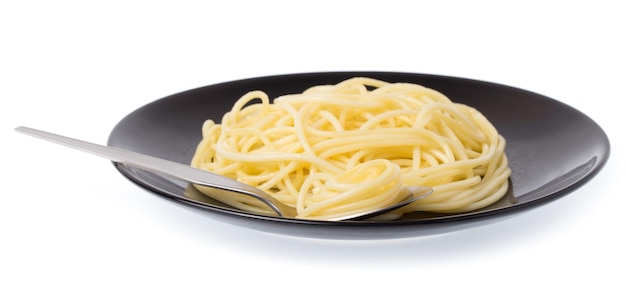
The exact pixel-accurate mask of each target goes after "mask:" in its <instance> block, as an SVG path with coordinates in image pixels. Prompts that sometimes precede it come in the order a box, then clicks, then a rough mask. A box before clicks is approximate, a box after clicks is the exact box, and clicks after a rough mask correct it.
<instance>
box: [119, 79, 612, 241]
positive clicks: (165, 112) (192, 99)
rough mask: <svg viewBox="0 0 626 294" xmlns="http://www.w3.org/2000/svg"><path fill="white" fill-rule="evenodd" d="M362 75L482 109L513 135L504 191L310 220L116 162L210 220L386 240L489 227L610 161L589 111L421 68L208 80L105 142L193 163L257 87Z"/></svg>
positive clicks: (150, 107) (276, 91) (293, 86)
mask: <svg viewBox="0 0 626 294" xmlns="http://www.w3.org/2000/svg"><path fill="white" fill-rule="evenodd" d="M355 76H365V77H371V78H376V79H380V80H384V81H388V82H410V83H416V84H421V85H423V86H426V87H430V88H433V89H436V90H438V91H440V92H443V93H444V94H445V95H446V96H448V97H449V98H450V99H451V100H452V101H454V102H459V103H464V104H467V105H470V106H472V107H475V108H476V109H478V110H479V111H481V112H482V113H483V114H484V115H485V116H486V117H487V118H488V119H489V120H490V121H491V122H492V123H493V124H494V125H495V127H496V128H497V129H498V131H499V132H500V133H501V134H502V135H503V136H504V137H505V138H506V140H507V147H506V153H507V156H508V157H509V164H510V167H511V169H512V175H511V178H510V183H511V185H510V188H509V191H508V193H507V195H506V196H505V197H504V198H503V199H502V200H500V201H498V202H497V203H494V204H493V205H491V206H489V207H486V208H484V209H481V210H478V211H474V212H469V213H461V214H450V215H447V214H435V213H414V214H411V215H407V216H405V217H404V218H403V219H401V220H396V221H383V222H363V221H361V222H358V221H343V222H331V221H313V220H297V219H285V218H278V217H271V216H261V215H254V214H251V213H248V212H244V211H240V210H237V209H233V208H231V207H229V206H227V205H225V204H222V203H220V202H218V201H214V200H211V198H209V197H206V196H204V195H202V194H199V193H197V191H194V190H193V189H190V188H188V185H187V183H184V182H180V181H178V180H174V179H170V178H166V177H162V176H159V175H156V174H153V173H150V172H145V171H142V170H137V169H133V168H130V167H127V166H124V165H119V164H115V167H116V168H117V169H118V170H119V171H120V172H121V173H122V174H123V175H124V176H125V177H127V178H128V179H129V180H131V181H132V182H134V183H136V184H138V185H139V186H141V187H143V188H145V189H147V190H149V191H151V192H154V193H156V194H157V195H160V196H163V197H165V198H167V199H171V200H173V201H174V202H176V203H180V204H184V205H185V206H189V207H194V208H197V209H202V210H204V211H206V212H207V213H208V214H209V215H211V217H214V218H216V219H219V220H221V221H225V222H228V223H233V224H236V225H241V226H246V227H249V228H252V229H258V230H262V231H266V232H271V233H278V234H288V235H295V236H303V237H313V238H333V239H381V238H385V239H386V238H403V237H413V236H422V235H430V234H438V233H444V232H451V231H455V230H460V229H466V228H470V227H474V226H478V225H484V224H488V223H492V222H494V221H498V220H502V219H504V218H506V217H510V216H513V215H516V214H518V213H520V212H523V211H526V210H528V209H531V208H534V207H538V206H540V205H543V204H546V203H548V202H550V201H553V200H556V199H559V198H560V197H562V196H564V195H567V194H568V193H570V192H572V191H574V190H575V189H577V188H579V187H581V186H582V185H583V184H585V183H586V182H587V181H589V180H590V179H591V178H593V177H594V176H595V175H596V174H597V173H598V172H599V171H600V170H601V168H602V167H603V166H604V164H605V162H606V161H607V160H608V157H609V150H610V145H609V140H608V138H607V136H606V134H605V133H604V131H603V130H602V129H601V128H600V127H599V126H598V125H597V124H596V123H595V122H594V121H593V120H591V119H590V118H589V117H587V116H586V115H585V114H583V113H581V112H580V111H578V110H576V109H574V108H572V107H569V106H568V105H566V104H563V103H561V102H559V101H557V100H555V99H552V98H549V97H545V96H543V95H540V94H537V93H533V92H530V91H526V90H523V89H518V88H515V87H510V86H506V85H500V84H495V83H490V82H484V81H478V80H472V79H465V78H458V77H449V76H437V75H427V74H416V73H398V72H319V73H298V74H288V75H275V76H267V77H258V78H250V79H243V80H237V81H230V82H225V83H220V84H215V85H210V86H204V87H200V88H196V89H192V90H188V91H184V92H181V93H178V94H174V95H171V96H168V97H165V98H161V99H159V100H156V101H154V102H152V103H149V104H147V105H145V106H143V107H141V108H139V109H137V110H135V111H134V112H132V113H130V114H129V115H128V116H126V117H125V118H123V119H122V120H121V121H120V122H119V123H118V124H117V125H116V126H115V127H114V129H113V130H112V132H111V134H110V136H109V140H108V145H110V146H115V147H119V148H123V149H127V150H131V151H136V152H140V153H144V154H148V155H152V156H156V157H159V158H163V159H168V160H172V161H177V162H180V163H185V164H188V163H189V162H190V160H191V158H192V156H193V154H194V152H195V148H196V146H197V144H198V142H199V141H200V139H201V126H202V123H203V122H204V121H205V120H206V119H213V120H216V121H220V120H221V117H222V115H223V114H224V113H226V112H228V111H229V110H230V109H231V107H232V105H233V104H234V102H235V101H236V100H237V99H238V98H240V97H241V96H242V95H243V94H245V93H247V92H249V91H251V90H263V91H265V92H266V93H267V94H268V95H269V96H270V97H277V96H280V95H283V94H290V93H299V92H302V91H303V90H305V89H306V88H308V87H311V86H314V85H320V84H336V83H338V82H340V81H343V80H345V79H348V78H351V77H355Z"/></svg>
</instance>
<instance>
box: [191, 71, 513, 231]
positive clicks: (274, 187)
mask: <svg viewBox="0 0 626 294" xmlns="http://www.w3.org/2000/svg"><path fill="white" fill-rule="evenodd" d="M504 147H505V140H504V138H503V137H502V136H501V135H499V134H498V132H497V130H496V129H495V128H494V126H493V125H492V124H491V123H490V122H489V121H488V120H487V119H486V118H485V117H484V116H483V115H482V114H481V113H480V112H479V111H477V110H476V109H474V108H472V107H469V106H467V105H464V104H459V103H454V102H452V101H451V100H450V99H449V98H447V97H446V96H444V95H443V94H442V93H440V92H438V91H435V90H433V89H429V88H427V87H423V86H421V85H417V84H411V83H388V82H385V81H381V80H376V79H372V78H366V77H356V78H351V79H348V80H345V81H343V82H340V83H338V84H336V85H319V86H314V87H311V88H309V89H307V90H305V91H304V92H302V93H298V94H289V95H284V96H280V97H277V98H276V99H274V101H273V102H272V101H270V97H268V95H267V94H265V93H264V92H262V91H252V92H249V93H247V94H245V95H244V96H242V97H241V98H240V99H239V100H238V101H237V102H236V103H235V104H234V106H233V107H232V110H231V111H229V112H228V113H226V114H225V115H224V116H223V118H222V121H221V122H220V123H216V122H215V121H213V120H207V121H206V122H205V123H204V125H203V126H202V141H201V142H200V143H199V145H198V147H197V150H196V153H195V155H194V157H193V159H192V162H191V165H192V166H194V167H197V168H200V169H205V170H208V171H211V172H214V173H217V174H221V175H224V176H227V177H231V178H233V179H236V180H238V181H240V182H243V183H247V184H250V185H253V186H256V187H258V188H259V189H261V190H264V191H266V192H268V193H269V194H271V195H272V196H274V197H275V198H277V199H278V200H280V201H281V202H284V203H285V204H287V205H290V206H293V207H295V208H296V209H297V212H298V218H305V219H325V218H330V217H334V216H337V215H342V214H346V213H351V212H359V211H367V210H371V209H373V208H376V207H384V206H387V205H390V204H392V203H394V202H398V201H400V200H401V199H397V198H398V197H399V196H398V194H399V193H398V192H399V190H400V189H401V188H402V187H403V186H431V187H433V193H432V194H431V195H430V196H428V197H426V198H424V199H421V200H418V201H417V202H414V203H413V204H410V205H408V206H406V207H404V208H402V209H400V210H397V211H395V212H393V213H389V214H388V215H386V216H385V217H383V219H395V218H398V217H400V216H401V215H402V214H403V213H407V212H412V211H430V212H442V213H458V212H466V211H473V210H476V209H480V208H483V207H485V206H488V205H490V204H492V203H494V202H495V201H497V200H498V199H500V198H501V197H502V196H503V195H504V194H505V193H506V191H507V189H508V177H509V175H510V169H509V167H508V161H507V157H506V155H505V153H504ZM197 188H198V189H199V190H200V191H202V192H203V193H205V194H207V195H210V192H209V191H207V190H206V189H204V187H197ZM219 200H221V201H223V202H225V203H227V204H230V205H232V206H235V207H238V208H240V209H244V210H248V211H251V212H262V211H267V208H266V207H265V206H264V205H263V204H261V203H260V202H256V201H254V200H253V199H251V198H249V197H247V196H243V195H242V196H240V197H234V196H230V197H223V198H220V199H219Z"/></svg>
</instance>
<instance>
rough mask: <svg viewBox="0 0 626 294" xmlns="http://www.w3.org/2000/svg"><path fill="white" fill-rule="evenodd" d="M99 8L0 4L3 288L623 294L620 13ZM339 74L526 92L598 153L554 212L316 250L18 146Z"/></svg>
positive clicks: (559, 8)
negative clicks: (403, 76)
mask: <svg viewBox="0 0 626 294" xmlns="http://www.w3.org/2000/svg"><path fill="white" fill-rule="evenodd" d="M94 2H95V1H63V0H59V1H19V2H18V1H3V2H2V4H0V32H1V35H0V37H1V42H2V44H1V45H0V97H1V103H2V107H1V108H0V109H1V111H2V115H1V116H0V120H1V122H2V129H1V132H2V135H1V136H2V141H3V142H4V143H3V144H2V145H1V147H0V148H2V150H1V152H2V158H3V161H2V170H3V174H4V175H3V176H2V188H3V190H2V192H1V193H0V194H1V195H0V197H1V198H0V199H1V202H0V236H1V238H2V240H1V241H0V293H53V292H55V293H207V292H210V293H223V292H226V291H225V290H224V289H226V290H231V292H232V291H235V290H236V291H237V292H238V293H252V291H254V292H257V291H260V292H261V293H265V292H270V291H273V290H276V292H279V293H287V292H294V293H296V292H297V293H300V292H302V293H313V292H316V293H341V292H343V293H348V291H349V293H358V292H357V291H368V293H370V292H375V291H376V292H384V293H398V292H402V293H426V291H429V292H430V293H433V292H432V291H436V292H435V293H440V292H448V293H478V292H480V293H526V292H529V291H537V292H538V293H550V292H552V293H554V292H557V291H558V293H569V292H571V291H573V290H582V291H585V292H587V293H588V292H591V291H593V292H594V293H624V292H625V291H626V286H624V281H623V279H624V272H625V268H624V264H625V263H626V254H625V253H624V251H625V248H626V243H625V242H624V241H623V239H622V238H621V237H623V236H624V225H625V224H626V222H625V221H624V213H625V211H624V208H625V207H626V197H624V196H626V195H625V192H624V191H626V190H625V189H624V184H623V183H624V177H623V173H622V172H620V170H621V168H623V166H624V165H626V162H625V159H624V153H623V152H622V151H623V150H624V148H625V146H624V144H625V143H626V142H625V141H624V137H625V135H624V130H623V125H624V122H625V119H624V114H623V111H622V110H621V109H622V106H619V105H618V103H623V101H624V98H625V94H624V93H626V91H625V90H624V89H625V88H624V85H625V84H624V82H625V77H626V72H625V71H624V68H626V58H625V57H624V55H625V53H624V52H626V46H625V45H624V40H625V38H624V36H625V35H626V34H625V28H626V21H625V20H624V12H625V10H624V8H623V5H621V4H619V1H588V2H582V1H562V2H558V3H557V2H556V1H552V2H551V1H523V2H522V1H519V4H514V3H509V2H505V1H458V2H454V1H423V3H420V2H419V1H406V2H401V1H392V0H385V1H363V0H362V1H343V2H342V1H308V2H297V1H284V2H279V1H220V2H217V1H216V2H214V3H210V2H209V1H169V2H168V1H101V4H95V3H94ZM18 3H19V4H18ZM87 3H89V4H87ZM226 3H228V4H226ZM407 3H411V4H407ZM335 70H377V71H407V72H417V73H428V74H442V75H452V76H459V77H467V78H473V79H479V80H486V81H491V82H496V83H502V84H506V85H511V86H515V87H520V88H524V89H528V90H531V91H534V92H538V93H541V94H544V95H547V96H549V97H553V98H555V99H557V100H560V101H562V102H564V103H566V104H569V105H571V106H573V107H575V108H577V109H579V110H581V111H583V112H584V113H586V114H587V115H588V116H590V117H591V118H592V119H594V120H595V121H596V122H597V123H598V124H599V125H600V126H601V127H602V128H603V129H604V130H605V131H606V133H607V134H608V136H609V138H610V140H611V144H612V146H611V147H612V150H611V151H612V153H611V157H610V159H609V161H608V163H607V164H606V166H605V167H604V169H603V170H602V171H601V173H600V174H598V175H597V177H595V178H594V179H593V180H592V181H591V182H589V183H588V184H587V185H585V186H583V187H582V188H580V189H578V190H576V191H575V192H573V193H571V194H569V195H568V196H567V197H564V198H562V199H560V200H558V201H556V202H553V203H550V204H548V205H546V206H543V207H541V208H538V209H535V210H532V211H530V212H528V213H524V214H521V215H519V216H516V217H514V218H511V219H508V220H505V221H502V222H498V223H495V224H491V225H487V226H482V227H479V228H474V229H469V230H464V231H459V232H455V233H449V234H441V235H434V236H427V237H417V238H409V239H400V240H380V241H341V240H316V239H304V238H297V237H290V236H281V235H273V234H268V233H263V232H259V231H254V230H251V229H248V228H244V227H237V226H234V225H230V224H226V223H222V222H219V221H217V220H215V219H213V218H212V217H211V216H210V215H208V214H206V213H203V212H200V211H196V210H191V209H187V208H185V207H181V206H177V205H173V204H172V203H171V202H169V201H166V200H163V199H161V198H158V197H155V196H154V195H152V194H150V193H148V192H146V191H144V190H142V189H140V188H138V187H137V186H135V185H134V184H132V183H130V182H129V181H128V180H126V179H125V178H124V177H122V176H121V175H120V174H119V173H118V172H117V171H116V170H115V169H114V168H113V167H112V165H111V163H110V162H108V161H107V160H104V159H101V158H97V157H94V156H91V155H88V154H86V153H82V152H78V151H74V150H71V149H68V148H65V147H60V146H58V145H55V144H52V143H48V142H44V141H41V140H37V139H34V138H31V137H27V136H24V135H21V134H18V133H16V132H14V128H15V127H17V126H19V125H25V126H30V127H34V128H40V129H44V130H47V131H51V132H56V133H61V134H64V135H68V136H72V137H77V138H82V139H84V140H87V141H92V142H96V143H102V144H104V143H106V140H107V138H108V135H109V133H110V131H111V129H112V128H113V126H114V125H115V124H116V123H117V122H118V121H119V120H120V119H121V118H123V117H124V116H125V115H127V114H128V113H130V112H131V111H133V110H135V109H136V108H138V107H140V106H142V105H144V104H146V103H149V102H151V101H153V100H156V99H158V98H161V97H164V96H167V95H170V94H174V93H177V92H180V91H183V90H187V89H190V88H195V87H199V86H204V85H209V84H214V83H219V82H225V81H230V80H235V79H241V78H248V77H254V76H263V75H273V74H283V73H295V72H311V71H335ZM217 289H222V290H217ZM248 291H249V292H248Z"/></svg>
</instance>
